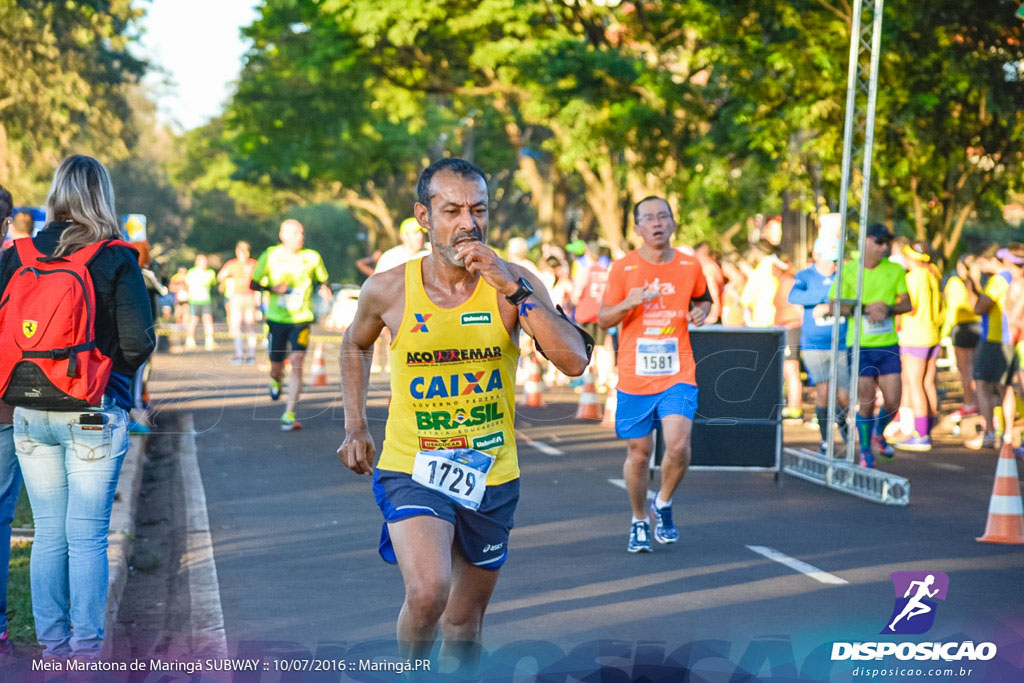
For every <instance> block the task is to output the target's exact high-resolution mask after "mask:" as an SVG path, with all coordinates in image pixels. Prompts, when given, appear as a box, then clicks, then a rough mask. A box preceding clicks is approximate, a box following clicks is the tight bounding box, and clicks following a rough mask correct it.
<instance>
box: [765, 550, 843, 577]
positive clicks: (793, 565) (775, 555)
mask: <svg viewBox="0 0 1024 683" xmlns="http://www.w3.org/2000/svg"><path fill="white" fill-rule="evenodd" d="M747 548H748V549H750V550H752V551H754V552H755V553H757V554H758V555H763V556H764V557H767V558H768V559H769V560H775V561H776V562H778V563H779V564H784V565H786V566H787V567H789V568H790V569H792V570H794V571H798V572H800V573H801V574H806V575H807V576H809V577H811V578H812V579H814V580H815V581H819V582H821V583H827V584H830V585H834V586H841V585H843V584H845V583H849V581H847V580H846V579H841V578H839V577H838V576H836V575H835V574H829V573H828V572H824V571H822V570H820V569H818V568H817V567H815V566H813V565H809V564H807V563H806V562H803V561H801V560H798V559H796V558H795V557H790V556H789V555H785V554H783V553H780V552H779V551H778V550H775V549H774V548H766V547H765V546H763V545H748V546H747Z"/></svg>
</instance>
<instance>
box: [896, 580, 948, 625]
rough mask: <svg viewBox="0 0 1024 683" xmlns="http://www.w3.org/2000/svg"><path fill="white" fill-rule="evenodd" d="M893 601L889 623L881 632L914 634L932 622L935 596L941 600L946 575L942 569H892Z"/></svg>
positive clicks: (946, 588) (933, 620)
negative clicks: (896, 570) (914, 570)
mask: <svg viewBox="0 0 1024 683" xmlns="http://www.w3.org/2000/svg"><path fill="white" fill-rule="evenodd" d="M889 578H891V579H892V585H893V589H894V590H895V591H896V601H895V604H893V607H892V614H891V615H889V624H888V626H886V627H885V628H884V629H882V631H881V633H884V634H892V633H898V634H900V635H917V634H921V633H927V632H928V630H929V629H930V628H931V627H932V624H934V623H935V609H936V607H937V606H938V605H937V603H936V602H935V599H939V600H945V599H946V591H947V590H949V577H948V576H946V574H945V573H944V572H893V573H892V574H889Z"/></svg>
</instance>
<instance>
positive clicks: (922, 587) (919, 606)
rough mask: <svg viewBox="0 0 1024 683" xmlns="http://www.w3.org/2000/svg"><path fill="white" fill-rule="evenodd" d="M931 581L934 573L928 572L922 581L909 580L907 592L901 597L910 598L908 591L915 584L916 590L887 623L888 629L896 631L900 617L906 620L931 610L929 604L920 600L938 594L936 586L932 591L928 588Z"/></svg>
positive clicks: (910, 590)
mask: <svg viewBox="0 0 1024 683" xmlns="http://www.w3.org/2000/svg"><path fill="white" fill-rule="evenodd" d="M933 583H935V575H934V574H929V575H928V576H926V577H925V578H924V580H923V581H911V582H910V585H909V586H907V592H906V593H904V594H903V597H905V598H910V593H911V592H912V591H914V587H915V586H916V587H917V592H916V593H914V597H912V598H910V601H909V602H907V604H906V606H905V607H904V608H903V611H902V612H900V613H899V615H898V616H897V617H896V618H895V619H893V620H892V623H891V624H889V630H890V631H894V632H895V631H896V624H897V622H899V620H900V619H903V618H906V620H907V621H910V620H911V619H912V618H913V617H916V616H918V615H921V614H927V613H928V612H931V611H932V607H931V605H926V604H925V603H924V602H922V600H923V599H924V598H934V597H935V596H936V595H937V594H938V592H939V589H938V588H936V589H935V590H933V591H930V590H928V589H929V588H931V586H932V584H933Z"/></svg>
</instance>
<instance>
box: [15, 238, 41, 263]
mask: <svg viewBox="0 0 1024 683" xmlns="http://www.w3.org/2000/svg"><path fill="white" fill-rule="evenodd" d="M14 248H15V249H16V250H17V252H18V259H19V260H20V261H21V265H23V266H27V265H31V264H33V263H35V262H37V261H38V260H39V259H41V258H43V253H42V252H40V251H39V250H38V249H36V245H35V244H33V242H32V238H31V237H22V238H21V239H19V240H14Z"/></svg>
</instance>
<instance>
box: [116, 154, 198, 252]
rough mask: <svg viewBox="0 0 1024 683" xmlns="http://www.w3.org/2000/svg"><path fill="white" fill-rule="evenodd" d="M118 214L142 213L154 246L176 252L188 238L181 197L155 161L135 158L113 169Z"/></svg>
mask: <svg viewBox="0 0 1024 683" xmlns="http://www.w3.org/2000/svg"><path fill="white" fill-rule="evenodd" d="M110 178H111V180H112V181H113V183H114V194H115V196H116V198H117V210H118V211H119V212H120V213H142V214H145V215H146V219H147V231H146V232H147V237H148V240H149V243H150V245H151V246H154V247H155V246H158V245H159V246H160V247H161V248H162V250H164V251H165V250H168V249H173V248H175V247H177V246H178V245H180V244H181V243H182V241H183V240H184V237H185V231H186V217H185V215H184V207H183V206H182V202H181V197H180V195H179V193H178V190H177V188H175V187H174V186H173V185H172V184H171V181H170V178H169V177H168V175H167V172H166V170H165V169H164V168H163V166H162V165H161V164H159V163H157V162H155V161H154V160H153V159H143V158H140V157H132V158H129V159H126V160H124V161H122V162H119V163H117V164H114V165H113V166H111V167H110Z"/></svg>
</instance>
